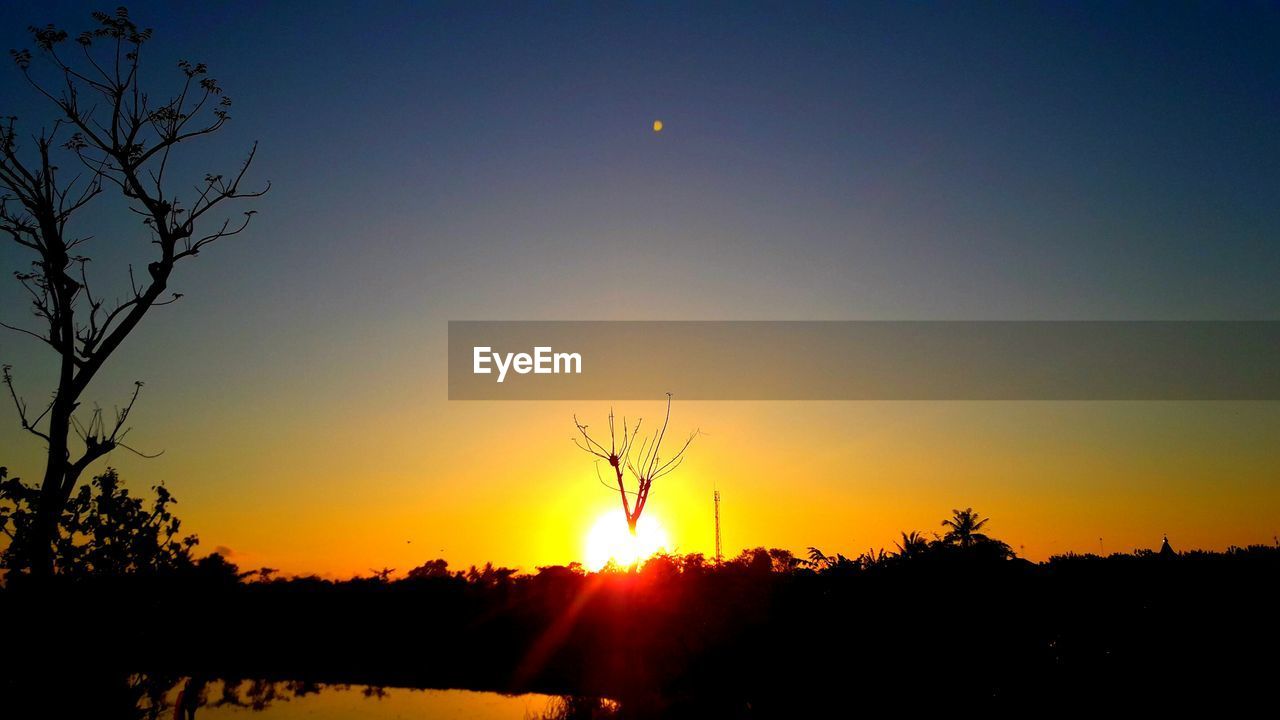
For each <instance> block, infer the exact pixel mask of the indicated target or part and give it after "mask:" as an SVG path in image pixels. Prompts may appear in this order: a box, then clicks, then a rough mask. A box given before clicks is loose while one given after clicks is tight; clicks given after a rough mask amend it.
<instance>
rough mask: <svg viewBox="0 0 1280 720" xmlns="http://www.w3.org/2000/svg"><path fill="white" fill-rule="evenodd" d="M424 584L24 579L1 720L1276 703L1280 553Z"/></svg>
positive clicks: (463, 576) (437, 568)
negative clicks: (235, 709) (143, 714)
mask: <svg viewBox="0 0 1280 720" xmlns="http://www.w3.org/2000/svg"><path fill="white" fill-rule="evenodd" d="M411 575H412V576H411V577H409V578H407V579H402V580H398V581H387V580H385V579H379V578H378V577H376V576H375V577H374V578H368V579H355V580H350V581H345V582H329V581H324V580H320V579H315V578H302V579H290V580H265V581H264V580H261V579H259V580H257V581H249V580H248V578H246V577H245V576H244V575H242V574H239V573H237V571H236V569H235V568H234V566H231V565H229V564H227V563H225V562H224V561H223V560H222V559H221V558H220V557H219V556H212V557H210V558H206V559H205V560H203V561H200V562H199V563H197V564H196V565H194V566H193V567H192V568H190V569H189V570H187V571H184V572H181V573H178V574H169V575H165V576H154V577H144V576H133V577H125V578H114V579H113V578H101V577H99V578H81V579H78V580H70V579H67V580H60V581H59V582H58V583H55V584H54V585H53V586H44V587H39V588H37V587H34V586H31V587H28V586H25V585H24V584H23V583H10V586H9V587H8V588H6V589H5V590H3V591H2V592H0V617H3V618H4V619H5V628H4V642H3V645H4V653H3V655H4V658H5V663H6V665H7V667H6V668H5V669H4V674H3V678H4V679H3V683H4V684H3V686H2V687H0V692H2V693H3V700H2V701H3V703H4V705H3V706H7V707H8V708H10V710H22V709H23V708H26V711H23V712H17V713H13V714H10V713H9V712H5V713H2V714H3V715H4V716H5V717H121V718H124V717H139V716H140V715H139V714H138V713H137V712H136V711H135V710H134V709H133V708H134V705H135V703H136V702H137V693H138V692H139V691H138V690H137V689H136V688H135V689H133V690H129V689H127V688H126V687H125V679H126V678H128V677H130V676H133V677H134V680H133V683H134V684H135V685H136V684H137V678H138V677H139V675H140V674H141V676H144V677H146V676H150V677H153V678H177V677H179V676H194V677H195V678H220V677H233V678H276V679H283V678H289V679H297V680H307V681H318V682H344V683H361V684H369V685H377V686H408V687H459V688H471V689H494V690H503V691H537V692H547V693H553V694H566V695H595V696H606V697H610V698H614V699H616V700H618V701H619V703H620V709H619V710H617V711H616V714H618V715H620V716H622V717H652V716H676V715H694V714H696V715H699V716H730V717H733V716H737V717H788V716H794V715H795V714H796V713H798V712H803V711H810V710H814V711H821V712H827V713H831V714H835V715H838V716H843V715H846V714H856V713H853V710H855V709H857V708H870V707H883V706H885V705H886V704H891V705H893V706H897V707H903V708H915V707H921V706H925V705H934V704H936V705H938V706H942V707H945V706H955V707H962V708H966V709H967V710H969V711H973V710H979V709H987V708H991V709H1000V708H1006V709H1012V710H1017V711H1033V710H1036V709H1040V710H1048V709H1060V708H1062V707H1078V708H1082V709H1088V708H1092V709H1098V710H1100V709H1102V708H1104V707H1108V708H1124V707H1128V708H1143V707H1145V708H1151V707H1173V706H1177V705H1185V704H1186V703H1192V702H1195V703H1202V702H1207V703H1212V704H1214V705H1217V706H1219V707H1222V706H1223V705H1224V704H1233V703H1240V702H1246V701H1248V700H1250V699H1253V698H1256V699H1267V698H1268V697H1269V695H1270V693H1271V692H1273V691H1274V688H1275V683H1276V678H1277V671H1278V670H1280V661H1278V660H1277V657H1278V654H1280V644H1278V642H1277V641H1278V640H1280V633H1278V632H1277V627H1278V621H1277V614H1276V600H1277V593H1276V590H1277V587H1278V583H1277V579H1280V548H1274V547H1251V548H1245V549H1233V550H1231V551H1228V552H1226V553H1208V552H1191V553H1183V554H1181V555H1174V554H1171V553H1164V554H1159V553H1142V554H1138V555H1113V556H1111V557H1107V558H1100V557H1093V556H1071V557H1062V558H1055V559H1054V560H1052V561H1050V562H1047V563H1043V564H1039V565H1036V564H1032V563H1028V562H1025V561H1023V560H1019V559H1015V558H1012V557H1010V556H1008V555H1007V554H1005V553H1000V552H988V551H987V550H985V549H984V548H982V547H974V548H962V547H946V546H940V545H935V546H932V547H921V548H917V549H915V550H914V551H913V552H910V553H908V552H903V553H902V554H898V555H889V556H885V555H883V554H881V555H879V556H876V555H872V554H868V555H865V556H863V557H860V558H856V559H848V558H843V557H838V556H837V557H835V558H824V557H815V561H813V562H808V561H803V562H802V561H798V560H796V559H795V558H794V557H792V556H791V555H790V554H789V553H786V552H781V551H772V552H770V551H764V550H758V551H752V552H747V553H744V554H743V555H742V556H741V557H739V558H738V559H736V560H734V561H731V562H727V563H724V564H723V565H720V566H715V565H712V564H709V563H707V562H705V561H704V560H703V559H702V558H701V557H700V556H688V557H658V558H654V559H652V560H650V561H649V562H648V563H647V564H645V565H644V566H643V567H642V568H640V569H637V570H632V571H618V572H602V573H594V574H591V573H583V572H581V570H580V569H579V568H577V567H549V568H542V569H540V570H539V571H538V572H536V573H535V574H529V575H518V574H515V573H513V572H512V571H510V570H505V569H500V568H499V569H494V568H484V569H475V568H473V569H472V570H471V571H470V572H466V573H455V572H450V571H449V570H448V568H447V566H446V565H445V564H444V563H443V562H442V561H435V562H433V563H428V564H426V565H424V566H422V567H421V568H418V569H416V570H415V571H413V573H412V574H411ZM3 706H0V707H3ZM37 707H38V708H40V711H39V712H38V713H35V712H33V711H32V710H31V709H32V708H37ZM51 708H57V709H56V711H51ZM172 712H173V711H172V710H170V711H168V714H166V715H165V717H172V716H173V715H172ZM966 714H967V713H966Z"/></svg>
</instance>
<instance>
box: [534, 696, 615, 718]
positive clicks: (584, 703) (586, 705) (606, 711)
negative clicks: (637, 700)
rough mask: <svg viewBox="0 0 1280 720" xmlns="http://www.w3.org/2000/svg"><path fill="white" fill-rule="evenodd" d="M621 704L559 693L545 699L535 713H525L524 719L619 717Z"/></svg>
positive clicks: (603, 699)
mask: <svg viewBox="0 0 1280 720" xmlns="http://www.w3.org/2000/svg"><path fill="white" fill-rule="evenodd" d="M620 710H621V706H619V705H618V703H616V702H614V701H613V700H607V699H605V698H597V697H590V696H585V695H561V696H559V697H553V698H551V699H550V700H548V701H547V707H546V708H545V709H544V710H543V711H542V712H541V713H539V714H537V715H529V714H528V713H526V714H525V720H607V719H611V718H617V717H620V715H621V713H620Z"/></svg>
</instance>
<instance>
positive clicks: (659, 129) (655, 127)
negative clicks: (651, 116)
mask: <svg viewBox="0 0 1280 720" xmlns="http://www.w3.org/2000/svg"><path fill="white" fill-rule="evenodd" d="M653 131H654V132H656V133H660V132H662V121H661V120H654V121H653Z"/></svg>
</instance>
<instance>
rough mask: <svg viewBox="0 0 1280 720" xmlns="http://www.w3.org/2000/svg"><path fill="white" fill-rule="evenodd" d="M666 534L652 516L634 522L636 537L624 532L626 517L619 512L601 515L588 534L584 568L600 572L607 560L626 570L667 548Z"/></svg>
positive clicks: (614, 511) (625, 529)
mask: <svg viewBox="0 0 1280 720" xmlns="http://www.w3.org/2000/svg"><path fill="white" fill-rule="evenodd" d="M670 545H671V544H670V542H669V541H668V539H667V532H666V530H664V529H663V528H662V523H660V522H658V519H657V518H656V517H654V516H653V515H645V516H643V517H641V518H640V520H639V522H637V523H636V534H635V535H632V534H631V533H630V532H628V531H627V518H626V516H625V515H623V514H622V511H621V510H613V511H610V512H607V513H604V514H603V515H601V516H600V517H599V518H598V519H597V520H596V522H595V524H594V525H592V526H591V532H589V533H587V544H586V555H585V565H586V566H587V568H588V569H589V570H599V569H600V568H602V567H604V566H605V565H608V564H609V562H610V561H613V562H614V563H615V564H617V565H619V566H621V567H628V566H631V565H634V564H636V563H637V562H640V561H641V560H644V559H645V558H647V557H649V556H650V555H653V554H655V553H658V552H660V551H663V550H669V549H670Z"/></svg>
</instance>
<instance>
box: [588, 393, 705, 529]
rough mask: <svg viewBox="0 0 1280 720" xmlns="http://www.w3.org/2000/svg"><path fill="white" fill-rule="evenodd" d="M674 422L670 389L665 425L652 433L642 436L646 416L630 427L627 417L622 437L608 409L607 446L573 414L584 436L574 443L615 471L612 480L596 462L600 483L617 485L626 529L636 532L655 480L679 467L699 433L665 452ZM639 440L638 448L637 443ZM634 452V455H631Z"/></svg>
mask: <svg viewBox="0 0 1280 720" xmlns="http://www.w3.org/2000/svg"><path fill="white" fill-rule="evenodd" d="M670 422H671V393H667V412H666V415H665V416H664V417H663V419H662V427H661V428H659V429H658V431H657V432H656V433H654V434H653V435H652V436H651V437H643V438H642V437H641V436H640V426H641V425H642V424H643V423H644V420H643V419H641V420H640V421H638V422H636V425H635V427H634V428H630V427H628V424H627V419H626V418H623V419H622V437H621V438H619V437H618V434H617V424H616V422H615V420H614V416H613V411H612V410H610V411H609V444H608V446H605V445H604V443H603V442H600V441H597V440H595V439H594V438H592V437H591V435H590V434H589V433H588V432H587V426H586V425H583V424H582V423H581V422H579V421H578V416H577V415H574V416H573V424H574V427H576V428H577V429H578V434H579V435H580V436H581V439H579V438H574V439H573V443H574V445H577V446H578V448H579V449H580V450H583V451H585V452H588V453H590V454H592V455H594V456H595V457H597V458H599V459H600V460H604V461H605V462H607V463H609V467H610V468H611V469H612V471H613V483H612V484H611V483H609V482H607V481H606V480H605V479H604V478H603V477H602V476H600V468H599V465H598V464H597V466H596V477H597V478H598V479H599V480H600V483H601V484H602V485H604V486H605V487H608V488H610V489H613V488H615V487H616V488H617V490H618V495H619V496H620V497H621V498H622V512H623V513H624V514H625V515H626V518H627V529H628V530H630V531H631V534H632V535H635V534H636V523H637V522H638V521H639V520H640V514H641V513H643V512H644V508H645V505H646V504H647V503H648V502H649V492H650V490H651V489H652V487H653V481H654V480H657V479H658V478H660V477H663V476H665V475H670V474H671V473H672V472H674V471H675V469H676V468H678V467H680V463H682V462H684V453H685V451H686V450H688V449H689V445H690V444H692V443H693V439H694V438H695V437H697V436H698V431H696V430H695V431H693V432H692V433H690V434H689V438H688V439H687V440H685V442H684V445H682V446H681V447H680V449H679V450H678V451H676V453H675V454H674V455H672V456H671V457H670V458H665V457H663V456H662V441H663V440H664V439H665V438H666V435H667V425H668V424H669V423H670ZM637 441H639V443H640V444H639V448H637V447H636V443H637ZM633 453H634V455H635V456H634V458H633V457H632V455H633ZM627 474H630V475H631V477H632V478H633V481H634V482H635V486H636V489H635V490H631V489H629V488H628V487H627V482H626V475H627Z"/></svg>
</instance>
